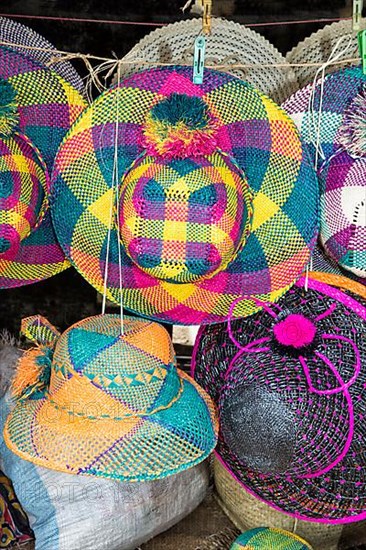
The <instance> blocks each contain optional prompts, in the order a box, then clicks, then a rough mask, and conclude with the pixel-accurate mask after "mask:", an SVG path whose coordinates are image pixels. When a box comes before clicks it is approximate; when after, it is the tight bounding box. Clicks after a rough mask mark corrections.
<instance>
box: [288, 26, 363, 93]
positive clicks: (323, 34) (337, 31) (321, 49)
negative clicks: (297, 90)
mask: <svg viewBox="0 0 366 550" xmlns="http://www.w3.org/2000/svg"><path fill="white" fill-rule="evenodd" d="M361 27H362V28H365V27H366V19H362V21H361ZM352 38H353V40H352V42H351V46H350V47H349V48H347V49H345V48H346V46H347V44H348V42H349V39H352ZM340 39H341V41H340V43H339V47H338V48H337V54H338V56H339V57H338V61H342V60H343V61H345V60H347V59H356V58H357V59H358V58H359V55H360V54H359V51H358V44H357V40H356V35H355V33H354V32H353V31H352V21H351V20H349V19H348V20H346V21H337V22H336V23H332V24H331V25H326V26H325V27H323V28H322V29H320V30H319V31H317V32H314V33H312V34H311V35H310V36H308V37H307V38H305V40H302V41H301V42H299V43H298V44H297V45H296V46H295V47H294V48H293V49H292V50H291V51H289V52H288V53H287V55H286V61H287V62H288V63H290V64H291V65H302V66H293V67H292V69H293V71H294V73H295V75H296V78H297V80H298V83H299V87H303V86H305V85H306V84H309V83H310V82H312V81H313V78H314V76H315V73H316V71H317V68H318V67H317V66H314V65H313V66H312V65H309V63H319V64H320V65H321V64H323V63H325V62H326V61H327V60H328V59H329V56H330V54H331V53H332V50H333V49H334V48H335V47H336V45H337V42H338V41H339V40H340ZM342 47H343V48H344V49H345V50H344V53H342V54H341V50H342ZM339 67H340V65H339V64H334V65H328V66H327V67H325V69H324V71H325V74H329V73H331V72H334V71H337V70H338V69H339Z"/></svg>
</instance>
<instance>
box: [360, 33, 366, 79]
mask: <svg viewBox="0 0 366 550" xmlns="http://www.w3.org/2000/svg"><path fill="white" fill-rule="evenodd" d="M358 49H359V50H360V57H361V65H362V72H363V74H366V29H365V30H363V31H360V32H359V33H358Z"/></svg>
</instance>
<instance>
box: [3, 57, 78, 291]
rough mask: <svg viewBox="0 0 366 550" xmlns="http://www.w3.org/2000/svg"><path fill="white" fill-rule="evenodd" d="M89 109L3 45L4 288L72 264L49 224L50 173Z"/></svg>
mask: <svg viewBox="0 0 366 550" xmlns="http://www.w3.org/2000/svg"><path fill="white" fill-rule="evenodd" d="M85 105H86V104H85V102H84V100H83V99H82V97H81V96H80V94H79V93H78V92H77V91H76V90H74V89H73V88H72V87H71V86H70V84H68V83H67V82H66V81H64V80H63V79H62V78H61V77H60V76H58V75H56V73H53V72H51V71H50V70H49V69H47V68H46V67H43V66H42V65H40V64H39V63H38V62H37V61H35V60H33V59H31V58H29V57H27V56H25V55H24V54H22V53H19V52H16V51H14V50H11V49H8V48H3V47H0V289H4V288H10V287H18V286H22V285H26V284H31V283H36V282H38V281H41V280H43V279H45V278H47V277H50V276H52V275H55V274H56V273H58V272H60V271H63V270H64V269H66V268H67V267H69V266H70V264H69V262H68V261H67V260H66V259H65V254H64V252H63V251H62V249H61V247H60V246H59V244H58V243H57V239H56V235H55V233H54V230H53V226H52V223H51V216H50V212H49V209H48V194H49V175H48V169H49V168H52V165H53V161H54V157H55V155H56V151H57V149H58V146H59V144H60V142H61V140H62V138H63V136H64V135H65V133H66V132H67V130H68V129H69V128H70V126H71V124H72V123H73V122H74V121H75V119H76V117H77V116H78V114H79V113H80V112H81V110H82V109H83V108H84V107H85ZM46 165H47V166H46Z"/></svg>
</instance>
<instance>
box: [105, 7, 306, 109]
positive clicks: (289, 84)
mask: <svg viewBox="0 0 366 550" xmlns="http://www.w3.org/2000/svg"><path fill="white" fill-rule="evenodd" d="M201 28H202V21H201V19H189V20H187V21H180V22H178V23H173V24H172V25H167V26H166V27H163V28H161V29H158V30H155V31H153V32H151V33H150V34H148V35H147V36H145V37H144V38H143V39H142V40H140V42H138V43H137V44H136V45H135V46H134V47H133V48H132V50H131V51H130V52H129V53H128V54H127V55H126V56H125V57H124V58H123V61H131V62H132V63H131V65H123V66H122V73H121V77H125V76H127V75H130V74H132V73H134V72H136V71H139V70H142V69H144V68H145V69H146V65H144V63H146V62H150V63H151V62H156V63H157V64H158V63H171V64H174V65H180V64H193V50H194V41H195V39H196V38H197V36H198V35H199V33H200V31H201ZM139 62H141V63H139ZM205 64H206V65H209V66H212V67H216V66H219V65H234V64H245V65H254V66H253V67H245V68H236V67H235V68H234V67H233V68H230V69H229V68H228V69H223V68H221V67H218V69H219V70H225V71H226V72H229V73H231V74H233V75H236V76H238V77H239V78H241V79H242V80H246V81H247V82H250V83H251V84H252V85H253V86H255V87H256V88H258V89H259V90H260V91H261V92H264V93H265V94H266V95H268V96H269V97H271V98H272V99H273V100H274V101H276V102H277V103H281V102H282V101H283V100H284V99H285V98H287V97H288V96H289V95H291V94H292V93H293V92H294V91H295V90H297V89H298V87H299V85H298V82H297V79H296V76H295V74H294V72H293V71H292V69H291V68H290V67H286V66H280V67H278V66H277V67H276V66H275V67H273V66H272V67H265V68H264V67H263V65H267V64H268V65H272V64H278V65H281V64H286V60H285V58H284V57H283V56H282V54H281V53H280V52H279V51H278V50H277V49H276V48H275V47H274V46H272V44H271V43H270V42H268V40H266V39H265V38H263V36H261V35H260V34H258V33H257V32H254V31H252V30H250V29H248V28H246V27H245V26H244V25H240V24H239V23H234V22H233V21H226V20H224V19H220V18H213V19H212V31H211V34H210V35H209V36H207V37H206V57H205ZM115 81H116V77H115V78H114V82H115Z"/></svg>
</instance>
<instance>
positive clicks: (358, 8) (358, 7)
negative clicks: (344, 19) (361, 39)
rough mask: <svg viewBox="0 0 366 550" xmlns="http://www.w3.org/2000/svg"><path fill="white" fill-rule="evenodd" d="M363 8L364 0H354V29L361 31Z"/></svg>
mask: <svg viewBox="0 0 366 550" xmlns="http://www.w3.org/2000/svg"><path fill="white" fill-rule="evenodd" d="M362 9H363V0H353V12H352V30H353V31H359V30H360V29H361V17H362Z"/></svg>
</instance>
